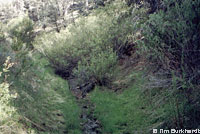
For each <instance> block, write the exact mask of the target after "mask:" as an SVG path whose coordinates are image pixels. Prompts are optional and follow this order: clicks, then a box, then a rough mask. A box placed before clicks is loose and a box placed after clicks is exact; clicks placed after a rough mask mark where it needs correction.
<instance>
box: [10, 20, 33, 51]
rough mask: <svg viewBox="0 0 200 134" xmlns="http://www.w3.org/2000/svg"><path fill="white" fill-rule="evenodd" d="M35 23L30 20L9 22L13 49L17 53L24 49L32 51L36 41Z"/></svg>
mask: <svg viewBox="0 0 200 134" xmlns="http://www.w3.org/2000/svg"><path fill="white" fill-rule="evenodd" d="M33 26H34V25H33V22H32V21H31V20H30V19H28V18H26V17H25V18H16V19H13V20H11V21H10V22H9V24H8V27H9V33H10V35H11V38H12V40H13V43H12V48H13V50H15V51H18V50H21V49H22V48H23V47H25V48H28V49H32V48H33V46H32V42H33V39H34V33H33Z"/></svg>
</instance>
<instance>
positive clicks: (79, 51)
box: [35, 2, 132, 82]
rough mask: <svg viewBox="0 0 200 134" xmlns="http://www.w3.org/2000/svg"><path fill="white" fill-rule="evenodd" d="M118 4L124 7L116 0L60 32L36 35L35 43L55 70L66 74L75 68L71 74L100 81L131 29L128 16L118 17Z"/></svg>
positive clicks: (111, 64)
mask: <svg viewBox="0 0 200 134" xmlns="http://www.w3.org/2000/svg"><path fill="white" fill-rule="evenodd" d="M119 8H120V9H122V10H123V11H124V12H125V11H126V8H127V7H126V6H125V5H124V3H122V2H117V3H115V4H113V5H112V6H111V7H110V9H109V7H105V10H102V9H100V10H97V11H96V12H94V13H93V14H91V15H90V16H88V17H86V18H85V17H82V18H79V19H78V20H77V21H76V23H75V24H74V25H70V26H69V27H68V29H66V30H65V31H61V33H56V32H55V33H54V32H53V33H50V34H46V35H43V36H42V37H39V38H37V40H36V43H35V47H36V48H38V50H39V51H40V52H42V53H43V54H44V55H46V56H47V57H48V59H49V60H50V62H51V65H52V66H53V67H54V68H55V69H56V70H57V71H58V72H61V73H62V74H65V75H66V76H69V75H72V74H73V72H75V73H74V74H73V75H76V76H84V75H86V76H84V77H85V78H84V79H90V78H91V77H93V78H95V79H97V81H99V82H100V81H101V80H102V79H103V78H104V76H103V74H104V75H105V77H107V76H106V75H108V74H109V73H111V72H112V71H111V70H112V69H111V68H112V66H113V65H114V64H115V62H116V60H117V55H118V51H119V49H120V48H121V47H122V46H123V45H125V44H126V41H127V39H128V36H129V35H131V33H132V32H131V28H130V27H131V24H130V23H128V22H129V20H130V19H131V18H128V19H126V18H127V17H124V19H126V21H124V22H123V21H119V18H120V16H123V13H121V12H120V9H119ZM112 9H113V10H112ZM73 70H74V71H73ZM79 73H80V74H79ZM83 73H84V75H82V74H83ZM110 76H111V75H110ZM81 78H82V77H81Z"/></svg>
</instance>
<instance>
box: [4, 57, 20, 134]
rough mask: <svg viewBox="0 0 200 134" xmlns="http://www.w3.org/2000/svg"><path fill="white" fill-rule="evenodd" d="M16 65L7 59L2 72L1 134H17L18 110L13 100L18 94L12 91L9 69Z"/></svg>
mask: <svg viewBox="0 0 200 134" xmlns="http://www.w3.org/2000/svg"><path fill="white" fill-rule="evenodd" d="M13 65H14V63H11V61H10V57H7V59H6V61H5V63H4V64H3V69H2V71H0V77H1V79H0V82H1V83H0V96H1V97H0V116H1V119H0V131H1V133H4V134H6V133H14V132H15V133H17V132H16V131H17V129H18V127H19V126H17V122H18V115H17V112H16V108H15V107H13V105H12V104H13V99H15V98H16V97H17V94H16V93H14V91H13V90H11V89H10V84H9V83H8V81H7V79H8V76H9V75H8V72H9V69H10V68H11V67H12V66H13Z"/></svg>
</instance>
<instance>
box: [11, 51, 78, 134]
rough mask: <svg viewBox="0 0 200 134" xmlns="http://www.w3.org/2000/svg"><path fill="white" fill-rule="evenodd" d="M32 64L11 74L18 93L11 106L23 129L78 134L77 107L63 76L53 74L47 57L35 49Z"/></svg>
mask: <svg viewBox="0 0 200 134" xmlns="http://www.w3.org/2000/svg"><path fill="white" fill-rule="evenodd" d="M31 59H32V60H31V61H29V62H32V65H31V67H30V68H29V69H28V70H27V71H24V72H23V70H22V72H21V73H20V75H18V76H16V77H13V76H12V75H11V77H12V78H11V79H12V82H13V84H12V88H13V89H15V90H16V92H17V93H18V98H17V99H16V100H15V101H14V104H15V105H14V106H15V107H16V109H17V112H18V113H19V115H20V116H21V119H20V120H19V122H20V123H21V124H23V125H24V127H25V129H26V132H27V133H33V132H31V131H34V133H39V134H62V133H64V132H68V133H70V134H81V132H80V127H79V124H80V119H79V115H80V109H79V107H78V105H77V104H76V102H75V99H74V97H73V96H72V94H71V92H70V91H69V87H68V84H67V81H66V80H63V79H61V78H60V77H59V76H56V75H55V74H54V72H53V70H52V69H51V68H50V67H48V64H49V63H48V61H47V60H46V59H45V58H42V57H41V55H39V54H38V53H34V56H32V57H31Z"/></svg>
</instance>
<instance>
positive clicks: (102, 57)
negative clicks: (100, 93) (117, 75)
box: [74, 49, 117, 85]
mask: <svg viewBox="0 0 200 134" xmlns="http://www.w3.org/2000/svg"><path fill="white" fill-rule="evenodd" d="M90 56H91V57H90V58H89V60H88V59H83V60H82V61H80V62H79V63H78V67H77V69H75V70H74V72H75V74H76V76H77V77H78V78H80V79H82V80H83V81H89V80H90V79H91V78H93V79H94V80H95V81H97V82H98V83H99V84H101V85H104V84H106V80H107V79H108V78H111V76H112V71H113V69H114V67H115V64H116V62H117V56H116V54H115V53H114V52H113V50H112V49H110V50H109V49H108V50H107V51H100V52H98V53H92V54H91V55H90Z"/></svg>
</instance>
